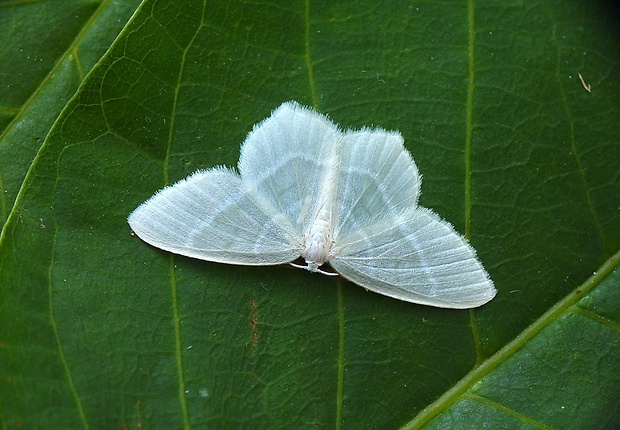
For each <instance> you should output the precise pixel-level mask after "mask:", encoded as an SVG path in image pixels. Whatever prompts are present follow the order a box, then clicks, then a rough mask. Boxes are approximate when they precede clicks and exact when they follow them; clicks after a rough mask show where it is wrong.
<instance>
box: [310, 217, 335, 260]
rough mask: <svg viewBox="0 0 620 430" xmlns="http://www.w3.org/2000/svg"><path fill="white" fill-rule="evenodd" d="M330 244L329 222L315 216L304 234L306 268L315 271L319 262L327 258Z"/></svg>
mask: <svg viewBox="0 0 620 430" xmlns="http://www.w3.org/2000/svg"><path fill="white" fill-rule="evenodd" d="M331 245H332V241H331V231H330V225H329V222H327V220H324V219H321V218H317V219H316V220H315V221H314V223H313V224H312V227H311V228H310V231H309V232H308V234H306V237H305V241H304V254H303V257H304V259H305V260H306V263H307V264H308V270H310V271H311V272H315V271H316V269H317V268H318V267H319V266H320V265H321V264H323V263H325V262H327V261H328V260H329V249H330V248H331ZM313 269H314V270H313Z"/></svg>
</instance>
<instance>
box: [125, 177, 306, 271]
mask: <svg viewBox="0 0 620 430" xmlns="http://www.w3.org/2000/svg"><path fill="white" fill-rule="evenodd" d="M128 222H129V225H130V226H131V229H132V230H133V231H134V232H135V233H136V234H137V235H138V236H139V237H140V239H142V240H144V241H145V242H147V243H149V244H151V245H153V246H156V247H157V248H161V249H164V250H166V251H170V252H174V253H176V254H181V255H185V256H188V257H193V258H198V259H201V260H208V261H216V262H220V263H231V264H245V265H268V264H281V263H287V262H290V261H292V260H294V259H295V258H297V257H299V254H300V250H301V246H302V243H301V240H302V233H301V232H298V231H297V230H296V229H295V228H294V227H293V226H292V225H291V223H290V222H289V221H288V218H287V217H285V216H284V215H283V214H282V213H280V212H279V211H278V210H276V209H275V208H274V207H273V206H272V205H271V204H270V203H269V202H267V201H265V199H264V198H263V197H262V196H261V195H260V194H258V193H257V192H256V190H255V189H252V188H251V187H250V188H248V187H246V186H244V184H243V183H242V182H241V179H240V178H239V176H238V175H237V174H236V173H234V172H231V171H229V170H227V169H223V168H215V169H211V170H207V171H199V172H197V173H195V174H193V175H192V176H190V177H188V178H187V179H184V180H182V181H180V182H178V183H176V184H175V185H172V186H170V187H167V188H164V189H163V190H161V191H159V192H158V193H156V194H155V195H154V196H153V197H151V198H150V199H149V200H147V201H146V202H144V203H143V204H142V205H140V206H139V207H138V208H137V209H136V210H135V211H134V212H133V213H132V214H131V215H130V216H129V219H128Z"/></svg>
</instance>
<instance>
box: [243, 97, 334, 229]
mask: <svg viewBox="0 0 620 430" xmlns="http://www.w3.org/2000/svg"><path fill="white" fill-rule="evenodd" d="M341 137H342V133H341V132H340V131H339V129H338V127H337V126H336V125H334V123H332V122H331V121H330V120H329V119H328V118H327V117H326V116H324V115H320V114H319V113H317V112H315V111H313V110H311V109H308V108H305V107H303V106H300V105H299V104H297V103H296V102H286V103H283V104H282V105H281V106H280V107H278V108H277V109H276V110H275V111H274V112H273V113H272V114H271V116H270V117H269V118H267V119H266V120H264V121H263V122H261V123H259V124H257V125H256V126H255V127H254V129H253V131H252V132H251V133H250V134H249V135H248V137H247V138H246V140H245V142H244V143H243V146H242V147H241V156H240V159H239V172H240V173H241V177H242V180H243V182H244V184H247V185H248V186H251V187H253V188H255V189H256V190H257V192H258V193H260V194H261V195H262V196H264V197H265V199H266V200H267V201H268V202H269V203H270V204H271V205H272V206H273V207H274V208H276V209H277V210H278V211H279V212H281V213H283V214H286V216H287V217H288V218H289V220H290V223H291V224H292V225H294V226H296V228H297V229H299V230H300V231H302V232H307V231H308V229H309V227H310V224H311V222H312V221H313V220H314V217H315V215H316V214H317V213H318V210H319V206H320V205H321V204H323V202H322V201H321V197H324V194H325V193H326V191H327V190H328V189H329V187H330V184H331V181H333V179H334V169H335V166H336V164H337V160H338V158H337V151H338V143H339V140H340V138H341Z"/></svg>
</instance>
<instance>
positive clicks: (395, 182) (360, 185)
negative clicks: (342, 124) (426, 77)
mask: <svg viewBox="0 0 620 430" xmlns="http://www.w3.org/2000/svg"><path fill="white" fill-rule="evenodd" d="M340 158H341V164H340V167H339V175H338V181H337V182H338V185H337V187H338V188H337V192H336V199H335V204H334V205H335V208H336V212H337V213H336V216H335V219H336V225H335V229H334V240H335V241H338V240H339V238H341V237H346V236H348V235H350V234H352V233H354V232H355V231H357V230H359V229H360V228H365V227H367V226H368V225H371V224H373V223H374V222H376V221H377V220H379V219H382V218H384V217H385V216H386V215H389V214H396V213H401V212H403V211H404V210H408V209H413V208H415V207H416V205H417V202H418V196H419V194H420V184H421V178H420V175H419V174H418V169H417V167H416V165H415V163H414V162H413V159H412V158H411V155H410V154H409V152H408V151H407V150H406V149H405V148H404V146H403V138H402V136H401V135H400V134H399V133H397V132H388V131H385V130H381V129H375V130H370V129H362V130H360V131H355V132H347V133H346V134H345V136H344V138H343V139H342V143H341V148H340Z"/></svg>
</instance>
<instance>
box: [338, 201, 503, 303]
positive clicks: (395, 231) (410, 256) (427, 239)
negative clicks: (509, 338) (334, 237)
mask: <svg viewBox="0 0 620 430" xmlns="http://www.w3.org/2000/svg"><path fill="white" fill-rule="evenodd" d="M332 253H333V258H332V259H330V261H329V263H330V264H331V266H332V267H333V268H334V269H335V270H336V271H337V272H338V273H339V274H340V275H342V276H344V277H345V278H347V279H349V280H351V281H353V282H355V283H356V284H358V285H361V286H362V287H364V288H366V289H368V290H370V291H374V292H376V293H379V294H383V295H386V296H389V297H394V298H396V299H399V300H404V301H407V302H412V303H419V304H423V305H429V306H437V307H441V308H454V309H464V308H473V307H477V306H481V305H483V304H485V303H486V302H488V301H489V300H491V299H492V298H493V297H495V294H496V292H497V291H496V290H495V287H494V286H493V282H492V281H491V279H490V278H489V275H488V274H487V272H486V271H485V270H484V268H483V267H482V264H481V263H480V261H479V260H478V258H477V257H476V253H475V251H474V249H473V248H472V247H471V246H470V245H469V244H468V243H467V241H466V240H465V238H463V237H462V236H461V235H460V234H458V233H457V232H456V231H455V230H454V228H453V227H452V225H450V223H448V222H447V221H444V220H442V219H441V218H439V216H437V215H436V214H435V213H433V212H432V211H431V210H429V209H425V208H417V209H414V210H410V211H405V212H402V213H400V214H398V215H394V216H387V217H385V218H384V219H383V220H381V221H379V222H376V223H374V224H372V225H368V226H366V227H364V228H360V229H359V230H358V231H356V232H354V233H352V234H350V235H349V236H348V237H344V238H342V239H341V240H340V241H339V242H336V243H335V244H334V246H333V248H332Z"/></svg>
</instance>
